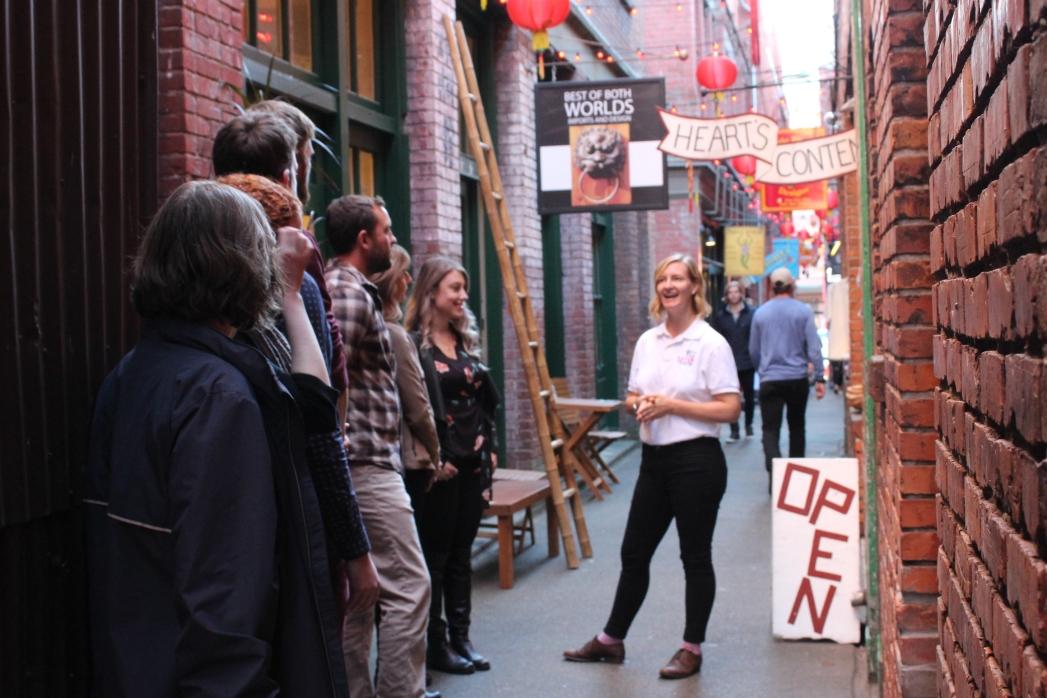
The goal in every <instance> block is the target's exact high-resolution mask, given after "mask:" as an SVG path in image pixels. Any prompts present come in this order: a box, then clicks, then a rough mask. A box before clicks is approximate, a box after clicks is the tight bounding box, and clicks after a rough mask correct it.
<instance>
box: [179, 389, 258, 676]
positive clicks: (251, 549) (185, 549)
mask: <svg viewBox="0 0 1047 698" xmlns="http://www.w3.org/2000/svg"><path fill="white" fill-rule="evenodd" d="M187 402H188V401H187ZM191 402H192V404H187V405H186V408H185V410H184V411H182V413H181V414H176V419H175V420H174V424H175V427H176V429H177V431H176V437H175V440H174V447H173V449H172V452H171V458H170V467H169V471H168V482H167V486H168V490H169V492H168V494H169V500H170V506H171V519H170V520H171V521H172V529H171V536H172V541H173V549H174V585H175V590H176V593H177V595H178V610H179V624H180V626H181V630H180V632H179V635H178V639H177V643H176V645H175V667H176V672H177V681H178V693H179V694H182V695H190V694H192V695H214V696H218V695H221V696H245V695H251V696H275V695H277V693H278V687H277V686H276V684H275V683H274V682H273V680H272V678H271V677H270V675H269V669H270V662H271V660H272V654H273V649H272V647H271V642H272V638H273V634H274V625H275V612H274V611H275V608H276V604H277V599H276V579H277V562H276V546H275V545H274V544H273V541H275V540H276V537H277V533H276V526H277V503H276V493H275V489H274V484H273V472H272V466H271V460H270V454H269V447H268V440H267V439H266V434H265V427H264V423H263V420H262V414H261V410H260V409H259V407H258V404H257V403H256V402H255V401H254V400H253V399H252V398H251V397H249V396H247V395H244V394H243V393H237V392H223V391H222V389H221V388H220V387H212V388H210V389H209V390H207V392H206V394H204V395H202V396H197V399H195V400H192V401H191Z"/></svg>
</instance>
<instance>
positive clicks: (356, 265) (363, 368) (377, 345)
mask: <svg viewBox="0 0 1047 698" xmlns="http://www.w3.org/2000/svg"><path fill="white" fill-rule="evenodd" d="M327 238H328V241H329V242H330V244H331V247H332V249H333V250H334V253H335V257H334V258H333V259H332V260H331V262H330V264H328V267H327V274H326V276H327V288H328V290H329V291H330V293H331V302H332V307H333V309H334V314H335V318H336V319H337V320H338V322H339V325H340V326H341V330H342V336H343V339H344V341H345V359H346V367H347V369H348V372H349V394H348V400H347V403H348V418H347V429H348V443H349V463H350V466H351V467H352V471H353V483H354V484H355V485H356V491H357V496H358V498H359V501H360V511H361V512H362V513H363V517H364V523H365V524H366V526H367V533H368V535H369V536H370V538H371V544H372V558H373V559H374V563H375V567H377V568H378V580H379V587H380V592H379V597H378V609H377V613H372V612H362V613H350V614H348V615H347V616H346V621H345V629H344V633H343V638H342V644H343V649H344V652H345V665H346V673H347V674H348V676H349V689H350V694H351V695H352V697H353V698H373V697H374V696H376V695H378V696H383V697H384V696H397V697H400V696H404V697H405V698H416V697H418V696H424V695H425V632H426V621H427V619H428V616H429V595H430V588H429V573H428V571H427V569H426V566H425V559H424V558H423V557H422V548H421V544H420V543H419V540H418V532H417V530H416V528H415V523H414V515H413V513H412V511H411V502H410V499H409V498H408V496H407V491H406V489H405V488H404V480H403V463H402V461H401V459H400V397H399V393H398V391H397V387H396V359H395V355H394V352H393V346H392V340H391V338H390V335H389V329H388V327H387V326H386V323H385V319H384V317H383V316H382V300H381V297H380V295H379V293H378V289H377V288H376V287H375V285H374V284H373V283H371V282H370V281H369V280H368V278H367V276H366V275H367V274H376V273H378V272H381V271H385V270H386V269H388V268H389V266H390V264H391V261H390V254H391V250H392V246H393V244H395V242H396V238H395V237H394V235H393V231H392V223H391V221H390V219H389V213H388V211H386V210H385V206H384V203H383V202H382V201H381V199H376V198H372V197H367V196H357V195H352V196H343V197H341V198H339V199H336V200H334V201H333V202H331V204H330V205H329V206H328V207H327ZM376 619H377V626H378V668H377V671H376V672H375V673H376V680H375V683H374V684H372V682H371V670H370V654H371V639H372V636H373V635H374V631H375V625H376Z"/></svg>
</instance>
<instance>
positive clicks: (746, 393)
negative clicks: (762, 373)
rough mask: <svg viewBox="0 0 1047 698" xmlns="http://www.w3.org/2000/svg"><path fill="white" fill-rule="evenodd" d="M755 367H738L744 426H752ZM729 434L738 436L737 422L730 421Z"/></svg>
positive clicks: (754, 408) (754, 404) (754, 409)
mask: <svg viewBox="0 0 1047 698" xmlns="http://www.w3.org/2000/svg"><path fill="white" fill-rule="evenodd" d="M754 373H756V369H752V368H740V369H738V383H739V384H740V385H741V386H742V399H743V400H744V401H745V426H746V428H747V429H752V427H753V413H754V412H756V401H755V400H754V399H753V374H754ZM731 434H732V435H734V436H738V434H739V431H738V422H731Z"/></svg>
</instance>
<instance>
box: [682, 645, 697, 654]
mask: <svg viewBox="0 0 1047 698" xmlns="http://www.w3.org/2000/svg"><path fill="white" fill-rule="evenodd" d="M680 647H682V648H683V649H685V650H687V651H688V652H690V653H691V654H701V653H702V646H701V645H698V644H695V643H693V642H682V643H680Z"/></svg>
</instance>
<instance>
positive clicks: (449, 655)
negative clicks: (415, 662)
mask: <svg viewBox="0 0 1047 698" xmlns="http://www.w3.org/2000/svg"><path fill="white" fill-rule="evenodd" d="M425 665H426V666H427V667H429V668H430V669H431V670H433V671H442V672H444V673H445V674H471V673H473V672H474V671H476V667H474V666H473V663H472V662H471V661H469V660H468V659H466V658H465V657H463V656H462V655H460V654H458V653H457V652H455V651H454V650H453V649H452V648H451V646H450V644H448V642H447V638H446V637H445V636H443V635H438V636H435V637H434V636H432V635H430V636H429V647H428V648H426V653H425Z"/></svg>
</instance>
